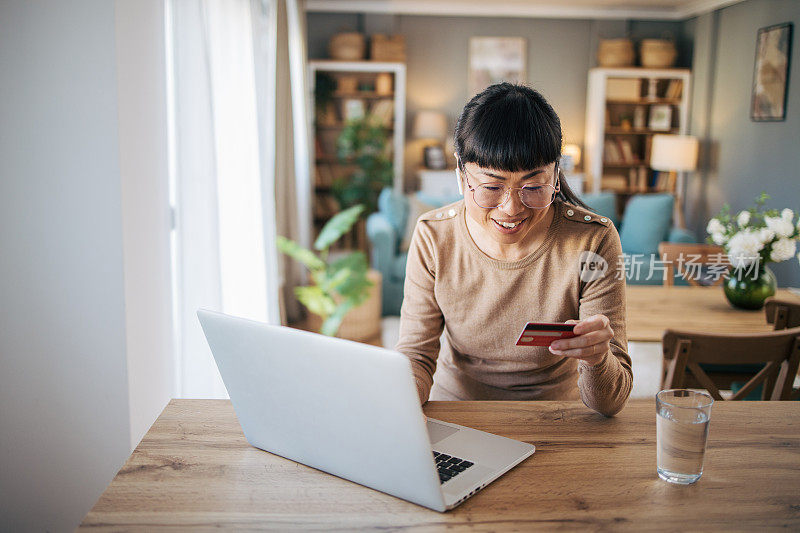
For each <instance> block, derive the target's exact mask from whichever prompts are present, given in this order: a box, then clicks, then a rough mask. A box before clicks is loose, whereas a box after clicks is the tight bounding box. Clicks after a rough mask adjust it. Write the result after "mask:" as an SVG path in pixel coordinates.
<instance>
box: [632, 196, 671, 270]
mask: <svg viewBox="0 0 800 533" xmlns="http://www.w3.org/2000/svg"><path fill="white" fill-rule="evenodd" d="M674 203H675V198H674V197H673V196H672V195H671V194H666V193H657V194H634V195H633V196H631V198H630V200H628V203H627V204H626V205H625V213H624V214H623V216H622V227H621V228H620V233H619V238H620V241H622V251H623V252H625V253H626V254H630V255H634V254H643V255H645V256H647V257H650V255H651V254H655V253H657V252H658V243H660V242H661V241H666V240H667V238H668V237H669V230H670V228H671V227H672V210H673V206H674Z"/></svg>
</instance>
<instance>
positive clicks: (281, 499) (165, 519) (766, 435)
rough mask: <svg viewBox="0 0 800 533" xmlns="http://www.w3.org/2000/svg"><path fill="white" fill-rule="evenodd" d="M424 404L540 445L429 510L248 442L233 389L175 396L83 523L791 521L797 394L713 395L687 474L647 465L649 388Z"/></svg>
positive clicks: (535, 526)
mask: <svg viewBox="0 0 800 533" xmlns="http://www.w3.org/2000/svg"><path fill="white" fill-rule="evenodd" d="M425 412H426V413H427V415H428V416H431V417H434V418H437V419H441V420H446V421H448V422H454V423H457V424H463V425H467V426H471V427H474V428H477V429H481V430H484V431H490V432H492V433H496V434H499V435H504V436H506V437H510V438H514V439H519V440H523V441H526V442H530V443H533V444H535V445H536V448H537V449H536V453H535V454H534V455H533V456H532V457H530V458H528V459H527V460H525V461H524V462H523V463H522V464H520V465H519V466H517V467H516V468H514V469H513V470H511V471H510V472H508V473H506V474H505V475H503V476H502V477H501V478H500V479H498V480H497V481H495V482H493V483H491V484H490V485H489V486H487V487H486V488H485V489H484V490H483V491H481V492H480V493H478V494H477V495H475V496H473V497H472V498H470V499H469V500H467V501H466V502H465V503H464V504H462V505H461V506H460V507H457V508H456V509H455V510H453V511H450V512H447V513H437V512H435V511H431V510H428V509H425V508H423V507H419V506H417V505H414V504H412V503H408V502H406V501H403V500H400V499H397V498H394V497H392V496H388V495H386V494H383V493H380V492H377V491H374V490H371V489H368V488H366V487H362V486H360V485H356V484H355V483H351V482H349V481H346V480H343V479H340V478H337V477H334V476H331V475H328V474H325V473H323V472H320V471H317V470H314V469H312V468H309V467H306V466H303V465H301V464H298V463H295V462H293V461H290V460H287V459H284V458H281V457H278V456H275V455H272V454H270V453H267V452H264V451H261V450H258V449H256V448H253V447H251V446H250V445H248V444H247V442H246V441H245V439H244V436H243V435H242V431H241V429H240V427H239V424H238V422H237V419H236V416H235V414H234V412H233V409H232V407H231V404H230V402H229V401H226V400H172V401H171V402H170V403H169V405H168V406H167V407H166V408H165V410H164V412H163V413H162V414H161V416H160V417H159V418H158V420H157V421H156V422H155V424H154V425H153V427H152V428H151V429H150V431H149V432H148V433H147V435H146V436H145V437H144V439H143V440H142V442H141V443H140V444H139V446H138V447H137V448H136V450H135V451H134V452H133V454H132V455H131V457H130V458H129V459H128V461H127V462H126V463H125V465H124V466H123V467H122V469H121V470H120V471H119V473H118V474H117V476H116V477H115V478H114V480H113V481H112V483H111V484H110V485H109V487H108V488H107V489H106V491H105V492H104V493H103V495H102V496H101V497H100V499H99V501H98V502H97V504H96V505H95V506H94V508H93V509H92V510H91V511H90V512H89V514H88V515H87V516H86V517H85V519H84V521H83V523H82V524H81V529H89V528H92V529H98V530H108V531H112V530H113V531H122V530H148V531H153V530H172V529H179V530H192V531H206V530H226V529H253V530H255V529H271V530H281V531H290V530H299V529H312V530H325V531H352V530H356V529H366V530H382V531H385V530H389V531H395V530H402V531H445V530H447V531H452V530H470V531H530V530H539V529H547V530H576V529H581V530H585V529H588V530H609V531H618V530H628V531H634V530H635V531H642V530H687V529H688V530H693V531H698V530H704V531H707V530H722V529H726V530H751V531H752V530H754V529H758V530H764V529H778V528H786V529H790V530H798V529H800V403H798V402H717V403H716V404H715V405H714V407H713V410H712V415H711V429H710V433H709V441H708V452H707V455H706V463H705V473H704V474H703V477H702V478H701V479H700V481H698V482H697V483H696V484H695V485H690V486H674V485H670V484H667V483H665V482H664V481H661V480H660V479H658V477H657V475H656V443H655V436H656V421H655V416H656V414H655V402H654V401H650V400H635V401H631V402H629V404H628V405H627V406H626V407H625V409H623V410H622V412H621V413H620V414H619V415H617V416H616V417H614V418H605V417H603V416H601V415H599V414H597V413H594V412H592V411H590V410H589V409H588V408H586V407H584V406H583V405H582V404H580V403H579V402H429V403H428V404H427V405H426V406H425ZM320 444H321V445H322V444H323V443H320ZM391 456H392V454H391V450H387V460H391Z"/></svg>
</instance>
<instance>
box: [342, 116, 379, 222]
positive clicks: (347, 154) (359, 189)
mask: <svg viewBox="0 0 800 533" xmlns="http://www.w3.org/2000/svg"><path fill="white" fill-rule="evenodd" d="M386 132H387V130H386V126H385V125H384V124H383V122H382V121H381V120H379V119H377V118H376V117H375V116H373V115H370V114H367V115H365V116H364V117H360V118H355V119H350V120H348V121H347V122H346V123H345V126H344V128H343V129H342V132H341V133H340V134H339V137H338V138H337V141H336V150H337V156H338V157H339V161H340V162H341V163H343V164H354V165H355V166H356V169H355V171H354V172H353V173H352V174H351V175H349V176H348V177H346V178H339V179H337V180H335V181H334V183H333V194H334V196H335V197H336V199H337V200H338V202H339V205H341V206H342V207H343V208H345V207H351V206H354V205H357V204H362V205H364V206H365V208H366V210H365V215H369V214H370V213H373V212H374V211H376V210H377V205H378V195H379V194H380V192H381V190H382V189H383V188H384V187H386V186H391V185H392V180H393V170H392V160H391V157H390V154H389V153H388V152H389V151H388V149H387V147H388V140H387V133H386Z"/></svg>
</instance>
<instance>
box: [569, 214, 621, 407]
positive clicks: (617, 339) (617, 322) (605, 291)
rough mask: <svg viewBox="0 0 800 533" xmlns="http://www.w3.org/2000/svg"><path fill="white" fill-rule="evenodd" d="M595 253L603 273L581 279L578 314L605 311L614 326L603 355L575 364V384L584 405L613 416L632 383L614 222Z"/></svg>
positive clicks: (619, 246)
mask: <svg viewBox="0 0 800 533" xmlns="http://www.w3.org/2000/svg"><path fill="white" fill-rule="evenodd" d="M595 253H596V254H598V255H599V256H601V257H602V258H603V259H604V260H605V261H606V263H607V264H608V268H607V270H606V273H605V275H604V276H601V277H599V278H598V279H594V280H592V281H588V282H585V283H584V282H582V290H581V298H580V308H579V317H580V319H581V320H582V319H584V318H588V317H590V316H592V315H596V314H603V315H606V316H607V317H608V319H609V321H610V323H611V329H612V330H614V336H613V338H612V339H611V341H610V346H611V347H610V350H609V352H608V353H606V354H605V356H604V357H603V359H602V360H601V361H600V362H599V363H597V364H596V365H594V366H592V365H589V364H587V363H584V362H583V361H580V362H579V364H578V374H579V376H578V388H579V389H580V395H581V399H582V400H583V403H584V404H586V406H587V407H589V408H591V409H594V410H595V411H597V412H599V413H601V414H603V415H605V416H613V415H615V414H617V413H618V412H619V411H620V410H622V408H623V407H624V406H625V402H626V401H627V400H628V396H630V394H631V387H632V385H633V372H632V371H631V358H630V356H629V355H628V341H627V337H626V334H625V272H624V266H623V264H622V260H621V258H622V246H621V244H620V240H619V234H618V233H617V230H616V229H615V228H614V226H613V225H612V226H609V228H608V230H607V231H606V232H605V235H604V236H603V238H602V239H601V241H600V244H599V245H598V247H597V250H595Z"/></svg>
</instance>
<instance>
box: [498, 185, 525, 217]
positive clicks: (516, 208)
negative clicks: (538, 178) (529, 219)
mask: <svg viewBox="0 0 800 533" xmlns="http://www.w3.org/2000/svg"><path fill="white" fill-rule="evenodd" d="M498 209H500V210H501V211H502V212H503V213H505V214H507V215H508V216H514V215H518V214H519V213H521V212H523V211H524V210H525V204H523V203H522V199H521V198H520V197H519V189H512V190H510V191H508V193H507V196H506V201H505V203H504V204H503V205H501V206H500V207H498Z"/></svg>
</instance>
